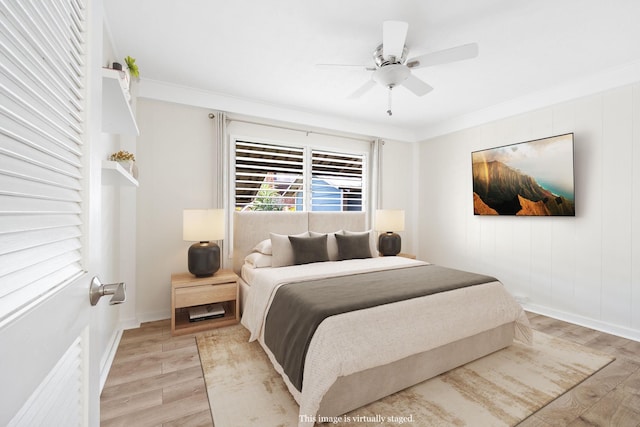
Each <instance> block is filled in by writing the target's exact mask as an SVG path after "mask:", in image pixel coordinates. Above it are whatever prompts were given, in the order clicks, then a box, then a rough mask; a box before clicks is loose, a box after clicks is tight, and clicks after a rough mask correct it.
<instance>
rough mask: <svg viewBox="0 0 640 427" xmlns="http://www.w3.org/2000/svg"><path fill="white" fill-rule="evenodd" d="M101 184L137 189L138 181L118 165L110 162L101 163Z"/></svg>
mask: <svg viewBox="0 0 640 427" xmlns="http://www.w3.org/2000/svg"><path fill="white" fill-rule="evenodd" d="M102 183H103V184H107V185H128V186H132V187H137V186H138V185H139V184H138V180H137V179H135V178H134V177H133V176H131V174H130V173H129V172H127V171H126V170H125V169H124V168H123V167H122V166H120V163H118V162H114V161H111V160H103V161H102Z"/></svg>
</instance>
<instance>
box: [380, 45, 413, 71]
mask: <svg viewBox="0 0 640 427" xmlns="http://www.w3.org/2000/svg"><path fill="white" fill-rule="evenodd" d="M408 53H409V49H407V46H404V47H403V48H402V55H401V56H400V58H396V57H395V56H393V55H387V56H386V58H385V55H384V47H383V46H382V45H381V44H380V45H378V47H377V48H376V50H374V51H373V60H374V61H375V63H376V66H378V67H383V66H385V65H389V64H404V62H405V61H406V60H407V55H408Z"/></svg>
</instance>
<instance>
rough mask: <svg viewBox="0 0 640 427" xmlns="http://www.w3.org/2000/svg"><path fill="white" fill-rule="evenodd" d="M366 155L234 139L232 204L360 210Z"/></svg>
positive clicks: (278, 208)
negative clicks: (233, 194)
mask: <svg viewBox="0 0 640 427" xmlns="http://www.w3.org/2000/svg"><path fill="white" fill-rule="evenodd" d="M365 159H366V157H365V155H364V154H357V153H355V154H354V153H340V152H333V151H325V150H319V149H315V148H312V147H295V146H287V145H279V144H268V143H259V142H251V141H244V140H243V141H241V140H237V141H236V145H235V207H236V210H255V211H308V210H313V211H362V210H364V209H365V197H364V195H365V191H363V190H364V188H363V187H364V177H365V176H366V174H365V163H366V162H365Z"/></svg>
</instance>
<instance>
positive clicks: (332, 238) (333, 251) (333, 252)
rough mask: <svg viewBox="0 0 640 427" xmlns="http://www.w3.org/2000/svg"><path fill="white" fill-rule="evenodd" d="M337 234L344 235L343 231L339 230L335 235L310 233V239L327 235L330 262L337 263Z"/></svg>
mask: <svg viewBox="0 0 640 427" xmlns="http://www.w3.org/2000/svg"><path fill="white" fill-rule="evenodd" d="M336 233H342V230H338V231H336V232H333V233H317V232H315V231H310V232H309V236H310V237H320V236H324V235H325V234H327V253H328V254H329V261H337V260H338V242H337V241H336Z"/></svg>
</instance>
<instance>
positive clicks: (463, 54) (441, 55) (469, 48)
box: [407, 43, 478, 68]
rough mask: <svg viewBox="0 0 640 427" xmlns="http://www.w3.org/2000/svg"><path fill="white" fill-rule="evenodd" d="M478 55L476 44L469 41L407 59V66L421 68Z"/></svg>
mask: <svg viewBox="0 0 640 427" xmlns="http://www.w3.org/2000/svg"><path fill="white" fill-rule="evenodd" d="M476 56H478V44H477V43H469V44H463V45H461V46H456V47H452V48H449V49H444V50H439V51H437V52H432V53H427V54H425V55H421V56H416V57H415V58H411V59H409V60H407V67H409V68H422V67H430V66H432V65H439V64H447V63H449V62H455V61H462V60H464V59H471V58H475V57H476Z"/></svg>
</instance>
